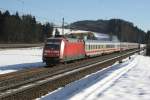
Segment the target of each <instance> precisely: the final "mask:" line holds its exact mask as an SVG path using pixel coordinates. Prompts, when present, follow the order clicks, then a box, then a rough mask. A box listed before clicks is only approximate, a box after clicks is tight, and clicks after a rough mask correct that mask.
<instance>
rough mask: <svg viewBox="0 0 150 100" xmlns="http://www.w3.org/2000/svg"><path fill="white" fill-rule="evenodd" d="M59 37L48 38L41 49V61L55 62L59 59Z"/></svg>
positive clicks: (60, 40) (60, 41)
mask: <svg viewBox="0 0 150 100" xmlns="http://www.w3.org/2000/svg"><path fill="white" fill-rule="evenodd" d="M61 43H62V39H61V38H49V39H47V42H46V43H45V46H44V49H43V62H46V64H52V63H57V62H59V60H60V59H61V58H60V57H61V56H60V55H61V52H60V51H61Z"/></svg>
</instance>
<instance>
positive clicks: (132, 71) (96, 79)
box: [41, 55, 150, 100]
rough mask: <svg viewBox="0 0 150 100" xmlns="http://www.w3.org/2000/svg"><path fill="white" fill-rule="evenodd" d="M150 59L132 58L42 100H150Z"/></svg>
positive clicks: (138, 56)
mask: <svg viewBox="0 0 150 100" xmlns="http://www.w3.org/2000/svg"><path fill="white" fill-rule="evenodd" d="M149 72H150V58H149V57H144V56H140V55H135V56H132V58H131V60H127V59H126V60H125V61H124V62H123V63H122V64H118V63H115V64H114V65H112V66H110V67H109V68H107V69H104V70H102V71H99V72H96V73H93V74H91V75H88V76H86V77H84V78H83V79H81V80H78V81H76V82H73V83H71V84H69V85H67V86H65V87H62V88H59V89H57V90H56V91H53V92H51V93H49V94H48V95H46V96H43V97H42V98H41V99H42V100H67V99H70V100H120V99H121V100H150V87H149V84H150V73H149Z"/></svg>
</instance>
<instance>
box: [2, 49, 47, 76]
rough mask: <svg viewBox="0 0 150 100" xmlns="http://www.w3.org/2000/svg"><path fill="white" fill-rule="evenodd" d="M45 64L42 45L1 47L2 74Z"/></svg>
mask: <svg viewBox="0 0 150 100" xmlns="http://www.w3.org/2000/svg"><path fill="white" fill-rule="evenodd" d="M43 65H45V64H44V63H42V47H34V48H18V49H0V74H4V73H9V72H13V71H18V70H22V69H27V68H31V67H39V66H43Z"/></svg>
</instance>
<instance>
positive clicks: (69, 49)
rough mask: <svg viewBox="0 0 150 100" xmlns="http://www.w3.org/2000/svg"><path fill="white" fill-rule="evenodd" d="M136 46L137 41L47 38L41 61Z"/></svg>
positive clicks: (68, 58)
mask: <svg viewBox="0 0 150 100" xmlns="http://www.w3.org/2000/svg"><path fill="white" fill-rule="evenodd" d="M142 46H143V45H142ZM136 48H137V49H138V48H139V44H138V43H127V42H102V41H98V40H80V39H71V38H64V37H55V38H48V39H47V42H46V43H45V46H44V49H43V62H46V64H47V65H48V64H51V63H58V62H68V61H72V60H77V59H83V58H86V57H94V56H100V55H102V54H109V53H113V52H118V51H120V50H122V51H123V50H129V49H136Z"/></svg>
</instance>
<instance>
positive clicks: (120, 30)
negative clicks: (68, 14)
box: [66, 19, 146, 43]
mask: <svg viewBox="0 0 150 100" xmlns="http://www.w3.org/2000/svg"><path fill="white" fill-rule="evenodd" d="M66 27H70V28H72V29H79V30H86V31H93V32H98V33H105V34H110V35H112V34H113V35H116V36H117V37H118V38H119V40H120V41H123V42H137V43H144V42H145V35H146V33H145V32H144V31H143V30H141V29H139V28H138V27H137V26H134V25H133V23H131V22H128V21H125V20H121V19H110V20H83V21H77V22H74V23H71V24H70V26H66Z"/></svg>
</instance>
